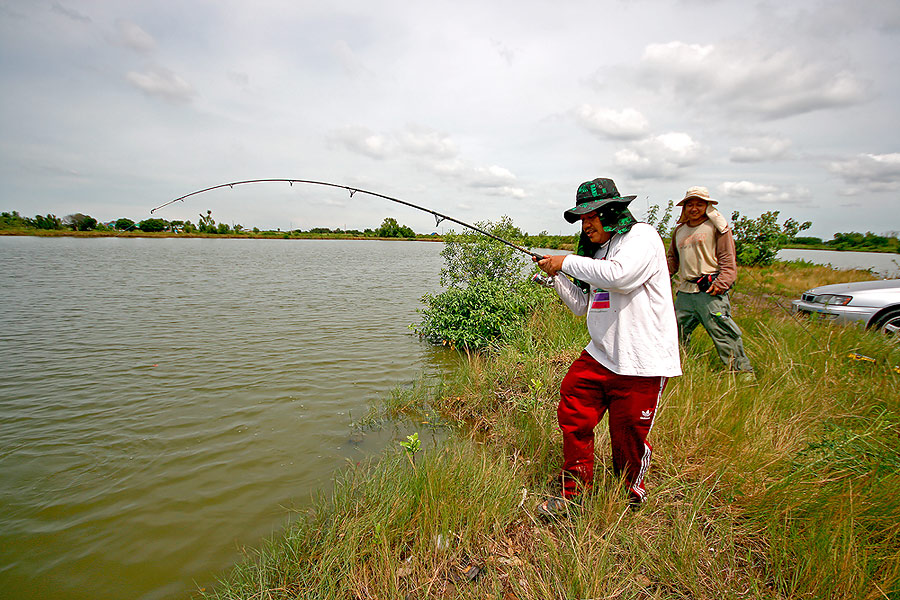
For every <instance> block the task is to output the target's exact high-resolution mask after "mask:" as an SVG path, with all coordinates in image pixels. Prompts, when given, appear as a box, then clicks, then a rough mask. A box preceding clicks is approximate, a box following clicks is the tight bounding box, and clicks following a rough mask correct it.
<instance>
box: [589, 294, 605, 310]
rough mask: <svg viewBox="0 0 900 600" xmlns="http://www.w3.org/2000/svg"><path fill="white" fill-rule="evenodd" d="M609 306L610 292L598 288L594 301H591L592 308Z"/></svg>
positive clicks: (597, 308)
mask: <svg viewBox="0 0 900 600" xmlns="http://www.w3.org/2000/svg"><path fill="white" fill-rule="evenodd" d="M608 308H609V292H607V291H604V290H597V293H596V294H594V301H593V302H591V310H607V309H608Z"/></svg>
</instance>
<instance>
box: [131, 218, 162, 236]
mask: <svg viewBox="0 0 900 600" xmlns="http://www.w3.org/2000/svg"><path fill="white" fill-rule="evenodd" d="M168 228H169V222H168V221H166V220H165V219H156V218H152V219H144V220H143V221H141V222H140V223H138V229H140V230H141V231H143V232H145V233H150V232H155V231H165V230H166V229H168Z"/></svg>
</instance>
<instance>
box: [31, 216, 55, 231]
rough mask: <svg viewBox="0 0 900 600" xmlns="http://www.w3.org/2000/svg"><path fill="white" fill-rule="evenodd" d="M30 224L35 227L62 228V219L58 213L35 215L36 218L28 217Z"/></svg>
mask: <svg viewBox="0 0 900 600" xmlns="http://www.w3.org/2000/svg"><path fill="white" fill-rule="evenodd" d="M27 220H28V222H29V224H30V225H31V226H32V227H34V228H35V229H62V228H63V222H62V219H60V218H59V217H57V216H56V215H52V214H49V213H48V214H47V216H41V215H35V217H34V219H27Z"/></svg>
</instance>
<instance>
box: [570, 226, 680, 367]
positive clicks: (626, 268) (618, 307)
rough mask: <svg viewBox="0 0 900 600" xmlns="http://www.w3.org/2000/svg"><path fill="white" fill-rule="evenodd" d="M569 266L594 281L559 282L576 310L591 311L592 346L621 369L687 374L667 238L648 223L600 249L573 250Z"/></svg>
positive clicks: (600, 356)
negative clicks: (583, 286)
mask: <svg viewBox="0 0 900 600" xmlns="http://www.w3.org/2000/svg"><path fill="white" fill-rule="evenodd" d="M563 271H564V272H565V273H566V274H568V275H571V276H573V277H575V278H576V279H580V280H581V281H585V282H587V283H589V284H590V285H591V293H590V294H585V293H584V292H582V290H581V289H580V288H579V287H578V286H576V285H575V284H574V283H572V282H571V281H570V280H569V279H568V278H567V277H563V276H556V277H554V278H553V285H554V287H555V288H556V291H557V293H559V296H560V298H562V300H563V302H565V304H566V306H568V307H569V309H570V310H571V311H572V312H573V313H575V314H576V315H583V314H587V326H588V332H590V334H591V342H590V343H589V344H588V345H587V348H585V350H587V352H588V353H589V354H590V355H591V356H592V357H594V359H595V360H596V361H597V362H599V363H600V364H601V365H603V366H604V367H606V368H607V369H609V370H610V371H612V372H614V373H618V374H619V375H640V376H643V377H650V376H663V377H677V376H678V375H681V361H680V359H679V356H678V326H677V325H676V322H675V309H674V306H673V304H672V288H671V284H670V283H669V268H668V265H667V264H666V253H665V250H664V248H663V243H662V240H661V239H660V237H659V234H657V233H656V230H655V229H654V228H653V227H651V226H650V225H647V224H646V223H637V224H635V225H634V226H633V227H632V228H631V231H629V232H628V233H626V234H624V235H623V234H615V235H613V237H612V238H611V239H610V240H609V242H607V243H606V244H604V245H603V246H602V247H601V248H600V249H599V250H598V251H597V253H596V254H595V255H594V258H588V257H586V256H576V255H569V256H566V258H565V260H564V261H563Z"/></svg>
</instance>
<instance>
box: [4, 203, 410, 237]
mask: <svg viewBox="0 0 900 600" xmlns="http://www.w3.org/2000/svg"><path fill="white" fill-rule="evenodd" d="M0 230H20V231H27V230H69V231H101V232H102V231H109V232H126V231H141V232H144V233H160V232H170V233H188V234H190V233H205V234H218V235H235V234H237V235H240V234H249V233H251V232H252V233H254V234H258V233H276V232H264V231H262V232H261V231H260V229H259V228H258V227H253V228H252V229H247V228H245V227H244V226H243V225H240V224H233V225H229V224H228V223H216V220H215V219H214V218H213V216H212V211H211V210H208V211H206V214H200V215H199V219H198V220H197V223H193V222H191V221H189V220H188V221H180V220H175V221H167V220H165V219H160V218H156V217H153V218H149V219H144V220H143V221H138V222H135V221H133V220H131V219H128V218H125V217H122V218H119V219H116V220H115V221H109V222H106V223H103V222H99V221H97V219H95V218H94V217H91V216H89V215H85V214H82V213H74V214H71V215H66V216H65V217H62V218H60V217H57V216H56V215H53V214H47V215H36V216H34V217H23V216H22V215H20V214H19V212H18V211H12V212H3V213H0ZM277 233H284V234H292V233H295V234H303V233H308V234H314V235H350V236H358V237H386V238H415V237H416V233H415V232H414V231H413V230H412V228H411V227H408V226H406V225H401V224H400V223H398V222H397V220H396V219H394V218H393V217H387V218H386V219H384V221H383V222H382V223H381V226H380V227H378V228H376V229H365V230H363V231H360V230H358V229H346V230H345V229H329V228H326V227H313V228H312V229H310V230H308V231H303V230H302V229H294V230H291V231H287V232H282V231H281V230H280V229H279V230H278V231H277Z"/></svg>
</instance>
